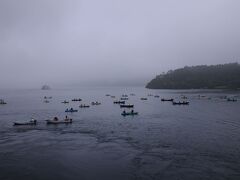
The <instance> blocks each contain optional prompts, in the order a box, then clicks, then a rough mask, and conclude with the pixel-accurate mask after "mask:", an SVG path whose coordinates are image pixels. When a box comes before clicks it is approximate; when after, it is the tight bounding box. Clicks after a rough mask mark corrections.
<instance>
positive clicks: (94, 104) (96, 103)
mask: <svg viewBox="0 0 240 180" xmlns="http://www.w3.org/2000/svg"><path fill="white" fill-rule="evenodd" d="M91 104H92V105H93V106H98V105H101V103H100V102H97V101H96V102H92V103H91Z"/></svg>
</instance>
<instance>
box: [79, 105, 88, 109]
mask: <svg viewBox="0 0 240 180" xmlns="http://www.w3.org/2000/svg"><path fill="white" fill-rule="evenodd" d="M79 107H80V108H90V106H89V105H85V104H81V105H80V106H79Z"/></svg>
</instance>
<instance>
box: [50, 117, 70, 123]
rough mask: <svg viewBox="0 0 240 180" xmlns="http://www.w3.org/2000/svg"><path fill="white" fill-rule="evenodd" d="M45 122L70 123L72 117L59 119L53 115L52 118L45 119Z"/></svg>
mask: <svg viewBox="0 0 240 180" xmlns="http://www.w3.org/2000/svg"><path fill="white" fill-rule="evenodd" d="M46 122H47V124H69V123H72V119H70V118H67V117H66V118H65V119H64V120H59V119H58V118H57V117H54V118H53V120H46Z"/></svg>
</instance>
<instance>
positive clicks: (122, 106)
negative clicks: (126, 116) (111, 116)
mask: <svg viewBox="0 0 240 180" xmlns="http://www.w3.org/2000/svg"><path fill="white" fill-rule="evenodd" d="M120 108H134V105H133V104H123V105H120Z"/></svg>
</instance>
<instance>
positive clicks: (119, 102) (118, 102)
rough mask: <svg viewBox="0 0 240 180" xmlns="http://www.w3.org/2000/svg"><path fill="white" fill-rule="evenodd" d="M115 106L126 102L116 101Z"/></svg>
mask: <svg viewBox="0 0 240 180" xmlns="http://www.w3.org/2000/svg"><path fill="white" fill-rule="evenodd" d="M113 104H125V101H114V102H113Z"/></svg>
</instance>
